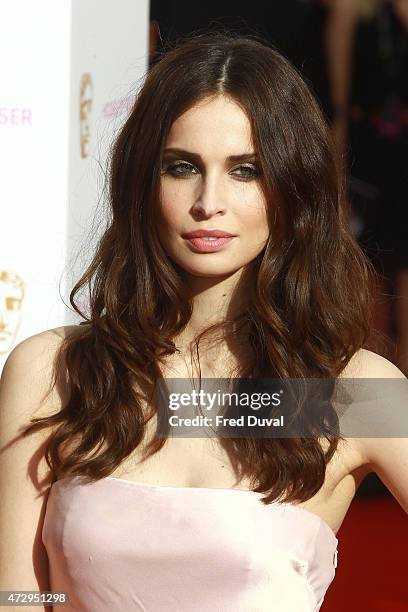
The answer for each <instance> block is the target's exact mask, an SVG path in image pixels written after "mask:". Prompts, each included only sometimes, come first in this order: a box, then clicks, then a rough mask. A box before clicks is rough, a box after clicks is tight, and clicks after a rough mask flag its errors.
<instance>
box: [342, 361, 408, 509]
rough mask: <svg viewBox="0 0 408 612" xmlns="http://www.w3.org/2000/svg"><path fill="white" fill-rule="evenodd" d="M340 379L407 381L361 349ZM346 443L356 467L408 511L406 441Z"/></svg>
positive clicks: (388, 364) (392, 367)
mask: <svg viewBox="0 0 408 612" xmlns="http://www.w3.org/2000/svg"><path fill="white" fill-rule="evenodd" d="M340 378H378V379H384V378H387V379H405V380H406V379H407V377H406V376H405V375H404V374H403V372H401V370H400V369H399V368H398V367H397V366H396V365H395V364H393V363H392V362H391V361H389V360H388V359H386V358H385V357H382V356H381V355H378V354H377V353H374V352H373V351H369V350H366V349H360V350H359V351H357V353H355V355H353V357H352V359H351V360H350V362H349V363H348V364H347V366H346V368H344V370H343V372H342V373H341V376H340ZM398 384H399V383H398ZM398 388H400V387H398ZM403 392H404V393H405V391H403ZM391 409H393V406H391ZM403 418H405V417H403ZM406 418H407V419H408V412H407V417H406ZM405 422H406V421H405ZM348 442H349V443H350V447H351V448H353V450H354V452H355V453H356V454H357V455H358V462H357V463H358V464H359V465H361V466H365V467H366V468H368V469H369V470H370V471H373V472H375V473H376V474H377V475H378V476H379V477H380V479H381V480H382V482H383V483H384V484H385V485H386V486H387V488H388V489H389V490H390V491H391V493H392V494H393V495H394V496H395V497H396V499H397V500H398V501H399V502H400V503H401V505H402V507H403V508H405V509H407V507H408V483H407V479H406V477H404V476H403V474H404V470H405V474H406V473H408V472H407V469H408V439H407V438H397V437H393V436H385V437H383V438H380V437H375V438H369V437H365V438H353V439H348ZM407 511H408V510H407Z"/></svg>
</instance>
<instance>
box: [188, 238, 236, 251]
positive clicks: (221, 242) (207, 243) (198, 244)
mask: <svg viewBox="0 0 408 612" xmlns="http://www.w3.org/2000/svg"><path fill="white" fill-rule="evenodd" d="M234 238H235V236H226V237H224V238H215V240H204V238H190V239H189V240H188V242H189V244H191V245H192V246H193V247H194V248H195V249H196V250H197V251H200V252H201V253H213V252H215V251H219V250H220V249H221V248H222V247H223V246H225V245H226V244H228V243H229V242H231V240H234Z"/></svg>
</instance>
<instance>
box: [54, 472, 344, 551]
mask: <svg viewBox="0 0 408 612" xmlns="http://www.w3.org/2000/svg"><path fill="white" fill-rule="evenodd" d="M77 478H79V479H82V475H80V474H74V475H73V476H66V477H64V478H59V479H58V480H55V481H54V482H53V483H52V485H51V486H52V487H53V486H55V485H57V484H58V483H63V482H68V481H71V480H75V479H77ZM104 481H105V482H106V481H111V482H115V483H119V484H123V485H124V486H127V485H130V486H133V487H135V489H137V488H140V489H148V490H157V491H166V490H169V491H177V492H183V491H186V492H192V491H194V492H198V491H202V492H209V491H211V492H212V493H213V492H217V493H218V492H219V493H227V494H229V493H231V492H232V493H241V494H244V495H252V496H256V497H262V496H264V495H265V493H261V492H258V491H252V490H249V489H248V490H247V489H232V488H226V487H177V486H171V485H157V484H151V483H145V482H138V481H136V480H129V479H126V478H118V477H116V476H104V477H102V478H99V479H98V480H97V481H92V482H91V481H90V482H85V483H83V484H85V485H86V484H96V483H98V482H104ZM263 505H264V506H265V507H266V508H279V507H285V508H287V507H290V508H293V509H294V510H297V511H299V512H301V513H304V514H305V515H307V516H309V517H311V518H312V519H313V520H314V521H316V522H317V523H319V524H320V525H321V526H322V527H323V528H324V529H325V531H326V532H327V533H328V535H329V536H330V538H331V539H332V540H333V541H334V543H335V544H336V547H337V544H338V538H337V536H336V534H335V533H334V531H333V529H332V528H331V527H330V525H329V524H328V523H327V522H326V521H325V520H324V519H322V518H321V517H320V516H319V515H318V514H316V513H315V512H311V511H310V510H307V509H306V508H302V507H301V506H299V505H297V504H291V503H289V502H276V501H275V502H272V503H271V504H267V505H265V504H263Z"/></svg>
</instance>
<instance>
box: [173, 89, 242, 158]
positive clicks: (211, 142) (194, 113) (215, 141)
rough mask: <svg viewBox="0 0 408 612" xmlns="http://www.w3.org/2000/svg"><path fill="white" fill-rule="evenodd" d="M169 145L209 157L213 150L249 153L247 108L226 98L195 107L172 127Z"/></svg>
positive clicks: (215, 99) (208, 100)
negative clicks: (245, 110) (245, 109)
mask: <svg viewBox="0 0 408 612" xmlns="http://www.w3.org/2000/svg"><path fill="white" fill-rule="evenodd" d="M166 146H168V147H171V146H174V147H176V146H180V147H181V146H183V147H185V148H186V149H188V150H191V151H195V152H197V153H203V154H205V152H206V150H208V152H210V151H211V149H212V148H213V147H216V148H217V149H222V150H223V151H225V152H228V153H230V154H234V153H237V154H239V153H242V152H243V151H247V150H248V151H249V150H250V147H251V146H252V132H251V124H250V121H249V119H248V117H247V115H246V113H245V112H244V111H243V109H242V108H241V107H240V106H239V105H238V104H237V103H236V102H235V101H234V100H233V99H232V98H229V97H226V96H224V95H219V96H217V97H215V98H208V99H205V100H203V101H200V102H199V103H197V104H195V105H194V106H192V107H191V108H189V109H188V110H187V111H185V112H184V113H183V114H182V115H180V117H178V118H177V119H176V120H175V121H174V122H173V124H172V126H171V128H170V131H169V135H168V138H167V141H166Z"/></svg>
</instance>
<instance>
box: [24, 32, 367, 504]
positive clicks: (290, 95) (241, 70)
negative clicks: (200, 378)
mask: <svg viewBox="0 0 408 612" xmlns="http://www.w3.org/2000/svg"><path fill="white" fill-rule="evenodd" d="M220 94H222V95H225V96H228V97H230V98H232V99H233V100H234V101H235V102H236V103H237V104H239V105H240V107H241V108H242V109H243V110H244V111H245V113H246V115H247V117H248V119H249V120H250V123H251V126H252V132H253V142H254V144H255V146H256V150H257V153H258V156H259V159H260V165H261V182H262V189H263V192H264V194H265V197H266V201H267V210H268V219H269V223H270V227H271V228H272V231H271V232H270V237H269V240H268V243H267V245H266V246H265V248H264V250H263V251H262V252H261V253H260V254H259V255H258V257H257V258H256V259H255V260H254V261H253V262H251V264H250V265H249V268H250V271H251V273H250V274H248V275H247V284H248V289H247V295H248V305H247V307H246V308H245V309H244V311H243V312H240V313H239V314H238V315H236V316H235V318H231V319H230V318H226V319H225V320H223V321H220V322H219V323H217V324H216V325H212V326H211V327H209V328H208V329H207V330H205V331H204V332H202V333H201V334H199V336H197V337H196V338H195V347H196V350H198V344H199V342H200V340H201V337H202V336H203V335H205V334H212V333H214V332H215V331H217V330H218V331H219V330H222V337H223V338H224V340H228V339H231V340H232V335H234V338H233V340H234V344H235V345H236V342H237V338H238V339H239V341H240V343H241V345H240V346H241V351H240V357H241V359H240V364H239V367H238V369H237V370H236V371H235V375H239V376H241V377H244V378H245V377H246V378H251V377H255V376H256V377H275V378H280V379H283V378H300V379H304V378H330V379H335V378H337V377H338V376H339V375H340V373H341V372H342V371H343V369H344V368H345V366H346V365H347V363H348V362H349V360H350V359H351V357H352V356H353V355H354V354H355V353H356V351H357V350H358V349H360V348H361V347H363V345H364V344H365V342H366V341H367V339H368V335H369V331H370V322H371V314H370V313H371V312H372V307H371V303H372V300H371V296H372V291H373V281H374V271H373V269H372V267H371V265H370V263H369V261H368V259H367V258H366V256H365V255H364V254H363V252H362V251H361V249H360V248H359V246H358V245H357V243H356V241H355V239H354V238H353V235H352V233H351V231H350V229H349V223H348V210H347V205H346V200H345V197H344V189H343V186H342V185H343V181H342V179H341V177H340V176H339V173H338V170H337V165H336V162H335V157H334V153H333V151H334V146H333V144H332V141H331V136H330V130H329V128H328V125H327V122H326V120H325V118H324V117H323V116H322V113H321V111H320V109H319V106H318V104H317V102H316V100H315V99H314V97H313V95H312V93H311V91H310V89H309V87H308V86H307V85H306V83H305V82H304V80H303V79H302V77H301V76H300V74H299V73H298V72H297V71H296V70H295V68H293V66H292V65H291V64H290V63H289V62H288V61H287V60H286V59H285V58H283V57H282V56H281V55H280V53H278V52H277V51H276V50H275V49H274V48H272V46H271V45H269V43H268V42H267V41H265V40H264V39H262V37H261V36H259V35H256V34H255V35H249V36H242V35H240V34H238V33H234V32H231V31H226V30H223V31H222V32H221V31H219V32H200V33H195V34H194V35H193V36H191V35H190V36H187V37H184V38H183V39H182V40H180V39H179V40H178V41H177V43H175V44H174V43H173V45H168V48H166V49H164V51H163V52H162V53H161V54H160V56H159V58H158V60H157V61H156V62H155V63H154V65H153V66H152V67H151V69H150V70H149V72H148V73H147V75H146V78H145V80H144V82H143V85H142V87H141V88H140V90H139V92H138V94H137V96H136V100H135V104H134V106H133V109H132V111H131V114H130V116H129V117H128V119H127V120H126V123H125V124H124V125H123V128H122V129H121V131H120V133H119V135H118V137H117V139H116V140H115V143H114V147H113V149H112V155H111V157H110V166H109V175H108V180H109V190H108V193H109V204H110V211H111V214H110V218H109V223H108V227H107V229H106V231H105V232H104V233H103V235H102V237H101V239H100V241H99V242H98V246H97V249H96V252H95V255H94V257H93V260H92V262H91V264H90V265H89V267H88V268H87V270H86V271H85V273H84V274H83V276H82V277H81V278H80V280H79V281H78V282H77V283H76V285H75V286H74V288H73V289H72V292H71V294H70V302H71V305H72V307H73V308H74V309H75V311H76V312H77V313H78V314H79V315H80V316H81V318H82V319H83V320H82V321H81V323H80V326H78V328H77V331H78V333H73V334H69V335H68V336H67V337H66V338H65V339H64V340H63V341H62V343H61V345H60V347H59V350H58V352H57V355H56V358H55V362H54V372H53V381H52V387H51V388H53V387H54V386H55V385H56V384H57V383H58V381H59V380H61V379H63V380H65V381H66V383H67V385H68V389H69V393H68V395H67V399H66V401H65V402H63V405H62V407H61V409H60V410H59V412H58V413H56V414H54V415H52V416H47V417H44V418H33V419H31V421H32V422H31V423H30V424H29V426H28V428H27V430H26V434H27V433H29V432H30V431H34V430H36V429H39V428H42V427H46V426H48V427H52V435H51V436H50V437H49V440H48V442H47V445H46V449H45V457H46V461H47V464H48V466H49V467H50V468H51V469H52V470H53V471H54V473H55V474H56V475H57V477H58V478H61V477H66V476H68V475H75V474H78V475H79V474H82V475H84V476H86V477H89V478H90V479H98V478H102V477H105V476H108V475H109V474H111V473H112V472H113V471H114V470H115V468H117V467H118V466H119V465H120V464H121V462H122V461H124V460H125V459H126V458H127V457H128V456H129V455H130V453H132V451H134V450H135V448H136V447H137V446H139V445H140V444H141V442H142V441H143V439H144V435H145V431H146V425H147V421H148V419H150V418H151V416H152V414H153V412H154V402H152V403H151V404H149V406H151V408H152V414H149V415H146V414H145V410H143V408H142V401H141V398H142V397H144V398H146V397H149V398H152V397H153V390H154V388H155V384H156V381H157V379H159V378H160V377H162V370H161V368H160V366H161V365H162V364H163V359H164V358H165V357H166V356H169V355H172V354H173V353H175V352H176V351H177V349H176V345H175V342H174V340H173V339H174V338H175V336H176V334H178V333H180V332H181V331H182V330H183V329H184V328H185V326H186V325H187V323H188V322H189V319H190V317H191V314H192V309H193V306H192V302H191V300H190V299H187V298H186V295H187V287H186V284H185V281H184V279H183V275H182V271H181V270H179V269H178V268H177V267H176V265H175V264H174V263H173V262H172V261H171V259H170V258H169V257H168V256H167V254H166V252H165V251H164V249H163V247H162V245H161V243H160V240H159V238H158V233H157V227H158V226H157V224H158V216H157V212H158V203H159V202H160V200H159V198H160V176H161V168H162V154H163V149H164V146H165V142H166V138H167V135H168V132H169V129H170V127H171V125H172V123H173V122H174V121H175V120H176V119H177V118H178V117H179V116H180V115H181V114H182V113H184V112H185V111H186V110H188V109H190V108H191V107H192V106H193V105H195V104H196V103H198V102H200V101H201V100H203V99H204V98H208V97H210V96H216V95H220ZM84 288H85V289H86V290H87V291H89V295H90V306H89V312H88V314H85V313H84V312H82V310H81V309H80V307H79V306H78V304H77V303H76V301H75V300H76V297H77V296H78V295H79V293H80V291H81V290H83V289H84ZM242 346H245V350H242ZM50 390H51V389H50ZM141 390H143V392H144V393H146V395H142V394H141ZM329 431H330V428H327V432H328V433H327V435H326V436H325V438H326V440H327V442H328V445H326V449H324V448H323V445H322V440H321V439H320V437H319V436H317V435H316V436H315V437H308V438H307V439H304V438H286V439H283V438H282V439H279V438H270V439H265V438H261V439H253V438H230V439H229V440H228V444H229V452H230V453H231V457H233V456H234V457H235V458H236V459H237V461H238V462H239V464H240V465H241V466H243V467H242V469H243V470H244V471H245V473H246V475H247V476H249V478H250V480H251V482H252V483H253V488H254V490H256V491H260V492H265V493H266V496H265V497H264V498H263V502H264V503H270V502H272V501H274V500H276V499H278V498H282V499H283V500H285V501H292V500H298V501H305V500H307V499H310V498H311V497H312V496H313V495H314V494H315V493H316V492H317V491H318V490H319V489H320V488H321V487H322V485H323V483H324V480H325V472H326V465H327V463H328V461H329V460H330V458H331V457H332V456H333V454H334V452H335V450H336V448H337V445H338V442H339V440H340V439H341V436H340V435H335V434H333V433H332V432H331V433H329ZM165 441H166V438H157V437H153V439H152V441H151V444H150V445H148V455H151V454H153V453H155V452H157V451H158V450H160V448H162V446H163V445H164V444H165ZM66 445H69V446H70V448H71V452H70V454H69V456H63V452H62V451H63V449H64V448H65V446H66ZM282 496H283V497H282Z"/></svg>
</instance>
